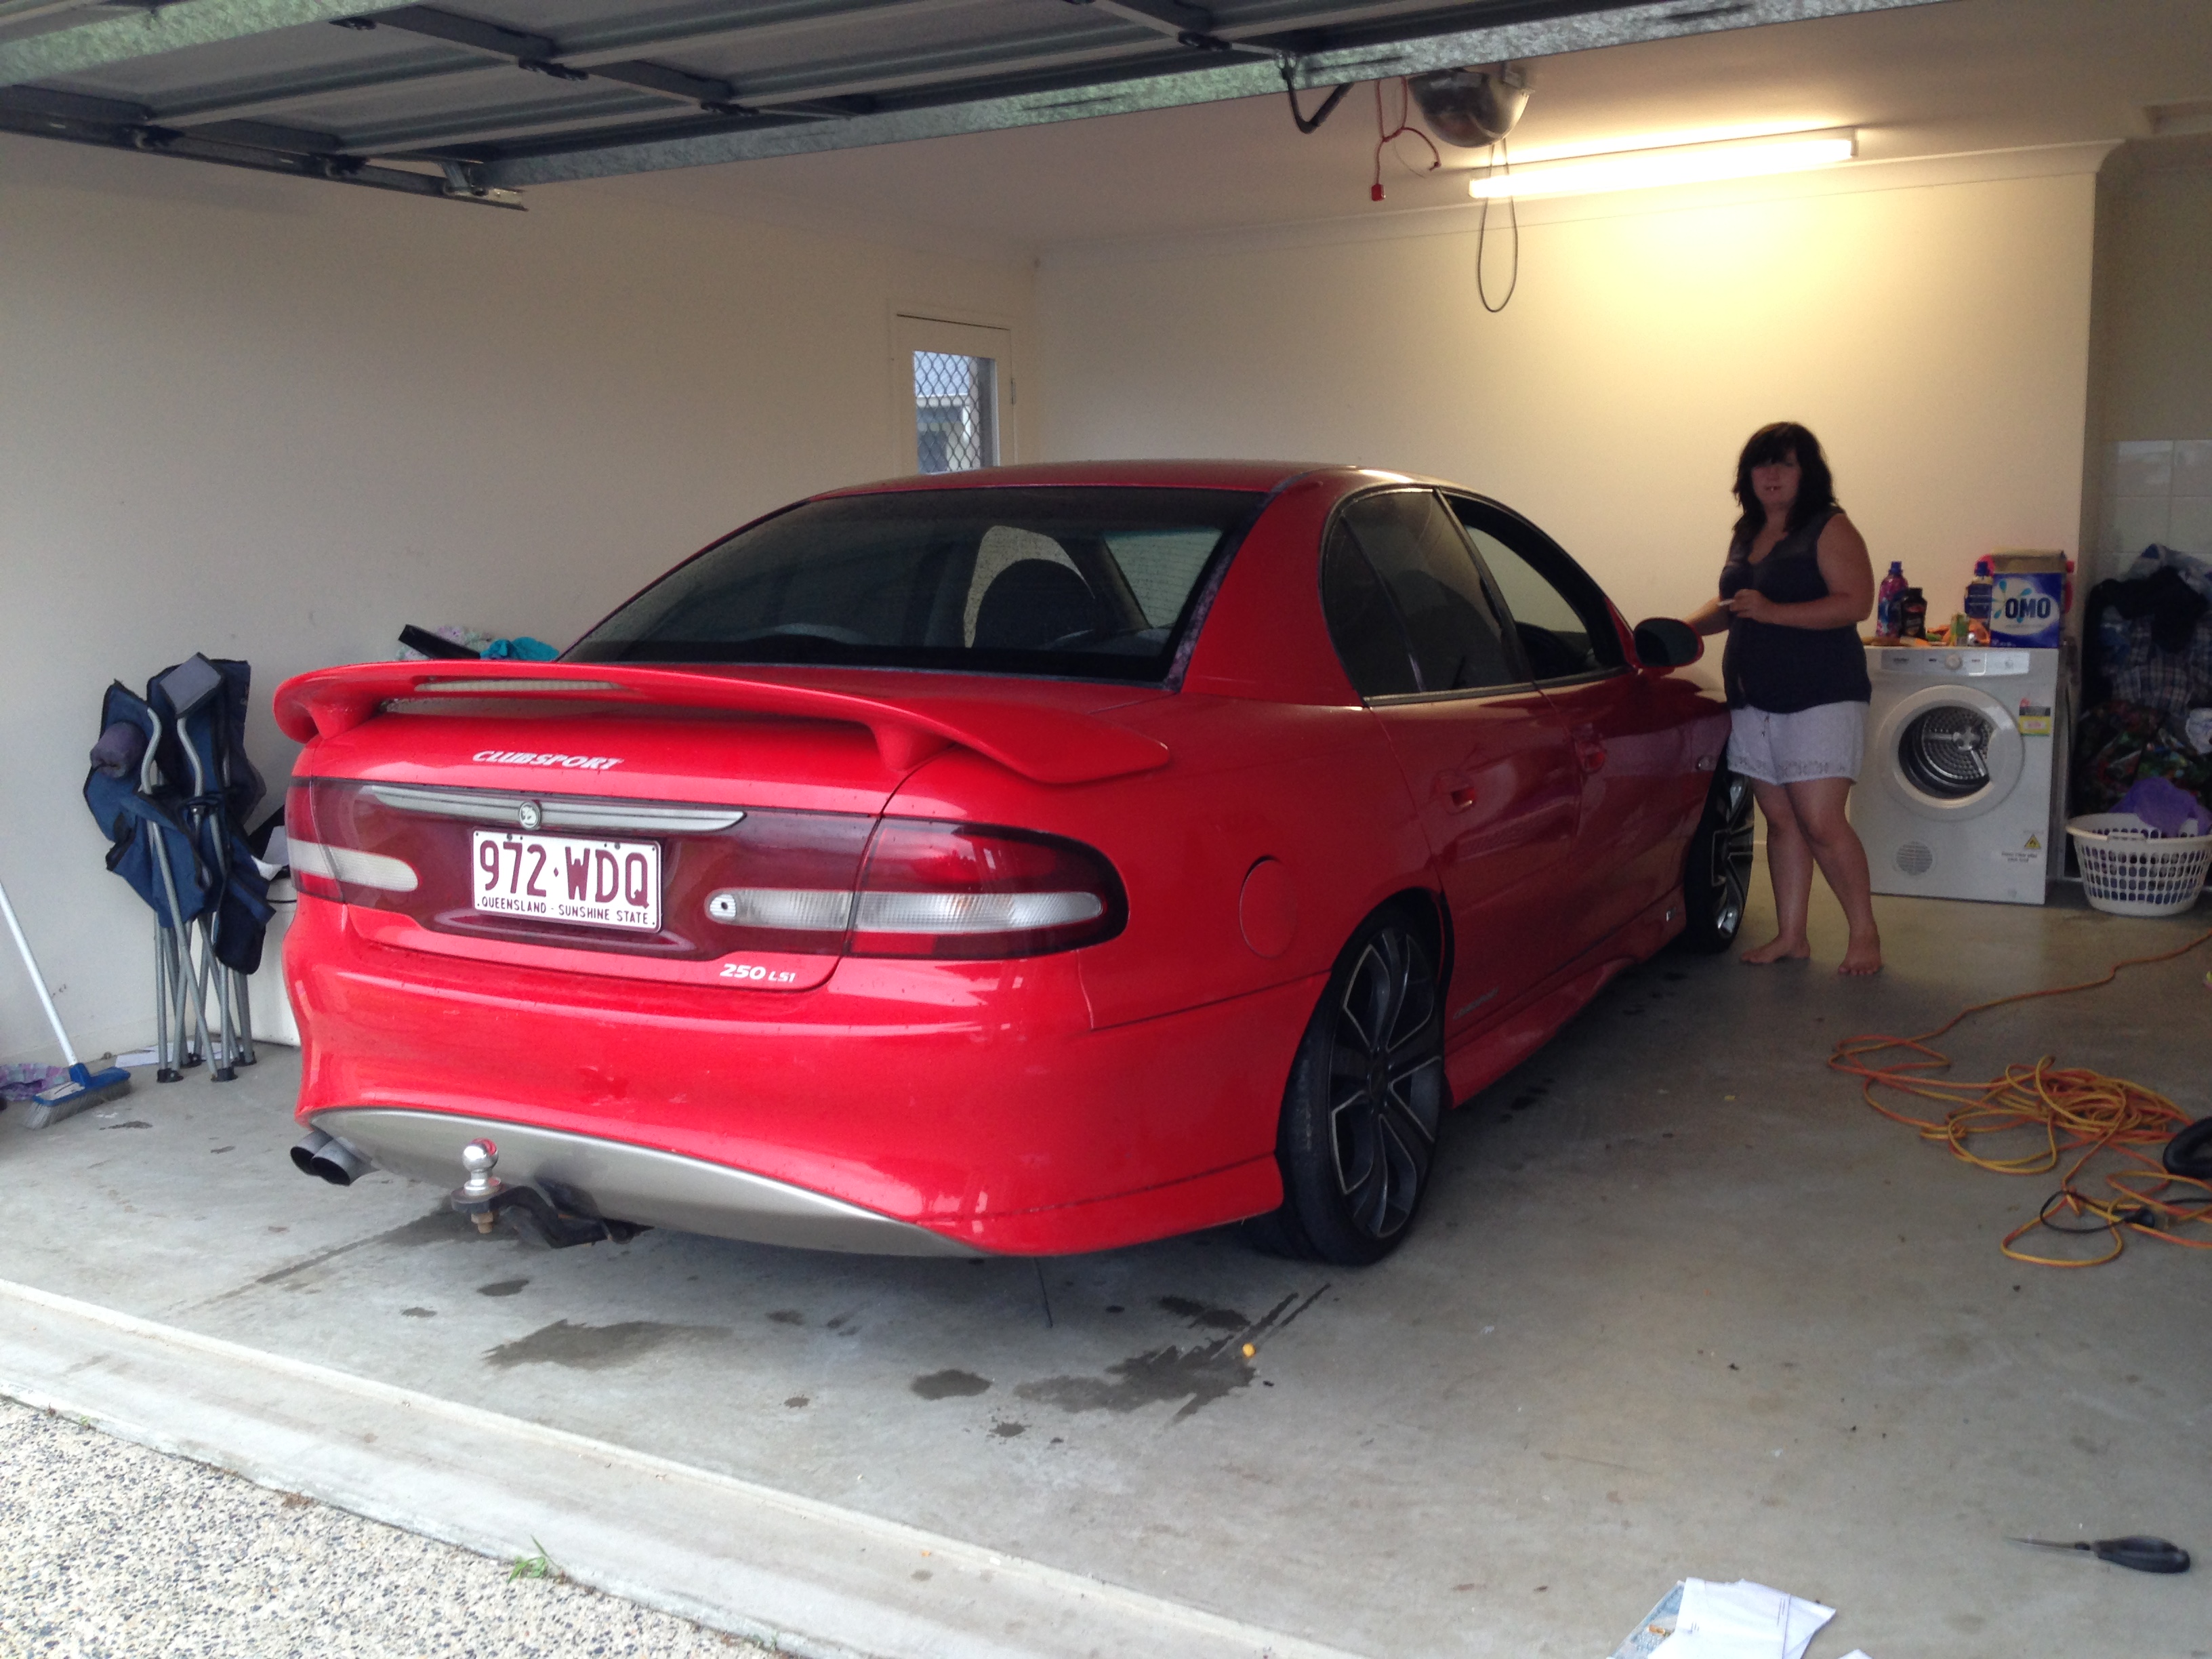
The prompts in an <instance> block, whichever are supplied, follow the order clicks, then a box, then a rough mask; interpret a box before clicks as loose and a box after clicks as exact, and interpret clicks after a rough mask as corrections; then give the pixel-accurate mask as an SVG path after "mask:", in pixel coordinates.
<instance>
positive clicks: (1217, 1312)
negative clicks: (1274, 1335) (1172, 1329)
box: [1160, 1296, 1251, 1331]
mask: <svg viewBox="0 0 2212 1659" xmlns="http://www.w3.org/2000/svg"><path fill="white" fill-rule="evenodd" d="M1160 1306H1161V1307H1162V1308H1164V1310H1167V1311H1168V1312H1169V1313H1171V1314H1174V1315H1176V1316H1177V1317H1179V1318H1182V1319H1188V1321H1190V1322H1191V1323H1192V1324H1194V1325H1200V1326H1203V1327H1204V1328H1206V1329H1207V1330H1210V1331H1241V1330H1243V1328H1245V1327H1246V1326H1248V1325H1249V1324H1250V1323H1251V1321H1250V1320H1249V1319H1248V1318H1246V1317H1245V1316H1243V1314H1241V1313H1238V1312H1237V1310H1236V1309H1234V1308H1209V1307H1207V1306H1206V1304H1204V1303H1203V1302H1194V1301H1192V1300H1191V1299H1190V1298H1189V1297H1187V1296H1164V1297H1161V1298H1160Z"/></svg>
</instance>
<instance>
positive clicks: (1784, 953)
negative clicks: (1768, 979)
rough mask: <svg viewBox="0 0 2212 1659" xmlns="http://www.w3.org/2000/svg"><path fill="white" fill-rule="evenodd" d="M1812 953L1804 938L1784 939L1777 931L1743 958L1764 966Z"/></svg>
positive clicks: (1753, 964) (1811, 948)
mask: <svg viewBox="0 0 2212 1659" xmlns="http://www.w3.org/2000/svg"><path fill="white" fill-rule="evenodd" d="M1812 954H1813V947H1812V946H1811V945H1808V944H1807V943H1806V942H1805V941H1804V940H1803V939H1784V938H1783V937H1782V935H1781V934H1779V933H1777V934H1776V935H1775V936H1774V937H1773V938H1772V939H1769V940H1767V941H1766V943H1765V944H1764V945H1760V946H1759V948H1758V949H1757V950H1755V951H1745V952H1744V953H1743V959H1744V960H1745V961H1746V962H1747V963H1750V964H1751V965H1752V966H1753V967H1754V968H1764V967H1765V966H1766V965H1767V963H1771V962H1802V961H1803V960H1804V959H1805V958H1806V957H1809V956H1811V955H1812ZM1876 965H1877V966H1879V965H1880V964H1879V962H1878V961H1877V963H1876Z"/></svg>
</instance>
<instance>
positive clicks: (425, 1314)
mask: <svg viewBox="0 0 2212 1659" xmlns="http://www.w3.org/2000/svg"><path fill="white" fill-rule="evenodd" d="M399 1316H400V1317H401V1318H402V1319H435V1318H436V1317H437V1316H438V1313H437V1310H435V1308H402V1309H401V1310H399Z"/></svg>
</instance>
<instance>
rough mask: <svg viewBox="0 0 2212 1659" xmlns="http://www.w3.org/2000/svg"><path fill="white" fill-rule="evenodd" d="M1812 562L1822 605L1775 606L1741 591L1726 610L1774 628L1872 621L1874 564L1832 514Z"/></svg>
mask: <svg viewBox="0 0 2212 1659" xmlns="http://www.w3.org/2000/svg"><path fill="white" fill-rule="evenodd" d="M1814 556H1816V557H1817V558H1818V559H1819V560H1820V579H1821V580H1823V581H1825V582H1826V583H1827V585H1828V597H1827V598H1826V599H1807V600H1806V601H1804V602H1803V603H1802V604H1801V605H1777V604H1776V603H1775V602H1774V601H1773V600H1772V599H1768V598H1767V597H1766V596H1765V594H1763V593H1760V592H1756V591H1755V590H1753V589H1752V588H1748V587H1747V588H1745V589H1744V590H1743V591H1742V592H1740V593H1738V594H1737V595H1736V596H1735V598H1734V599H1729V600H1728V601H1726V604H1727V605H1728V608H1729V610H1731V611H1735V614H1736V615H1737V616H1739V617H1749V618H1750V619H1751V620H1752V621H1753V622H1763V623H1773V624H1774V625H1775V626H1776V627H1778V628H1848V627H1850V626H1852V625H1854V624H1855V623H1863V622H1864V621H1865V620H1866V619H1867V618H1868V617H1869V616H1871V615H1873V614H1874V561H1873V560H1872V559H1871V558H1870V557H1869V556H1868V554H1867V544H1866V538H1864V537H1863V536H1861V535H1860V534H1859V532H1858V529H1857V526H1854V525H1853V524H1852V523H1851V521H1850V520H1849V519H1847V518H1845V517H1844V515H1843V514H1842V513H1837V514H1836V516H1835V517H1834V518H1832V519H1831V520H1828V523H1827V527H1826V529H1824V530H1822V531H1821V532H1820V546H1819V547H1818V548H1817V549H1816V550H1814Z"/></svg>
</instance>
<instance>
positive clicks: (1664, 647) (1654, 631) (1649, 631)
mask: <svg viewBox="0 0 2212 1659" xmlns="http://www.w3.org/2000/svg"><path fill="white" fill-rule="evenodd" d="M1636 655H1637V659H1638V661H1640V662H1642V663H1643V665H1644V666H1645V667H1646V668H1686V667H1688V666H1689V665H1691V664H1692V663H1693V662H1695V661H1697V659H1699V658H1700V657H1702V656H1704V655H1705V641H1703V640H1701V639H1699V637H1698V635H1697V634H1696V632H1695V631H1694V630H1692V628H1691V627H1690V625H1689V624H1688V623H1685V622H1680V621H1677V620H1676V619H1675V618H1674V617H1652V618H1651V619H1650V621H1649V622H1640V623H1637V624H1636Z"/></svg>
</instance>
